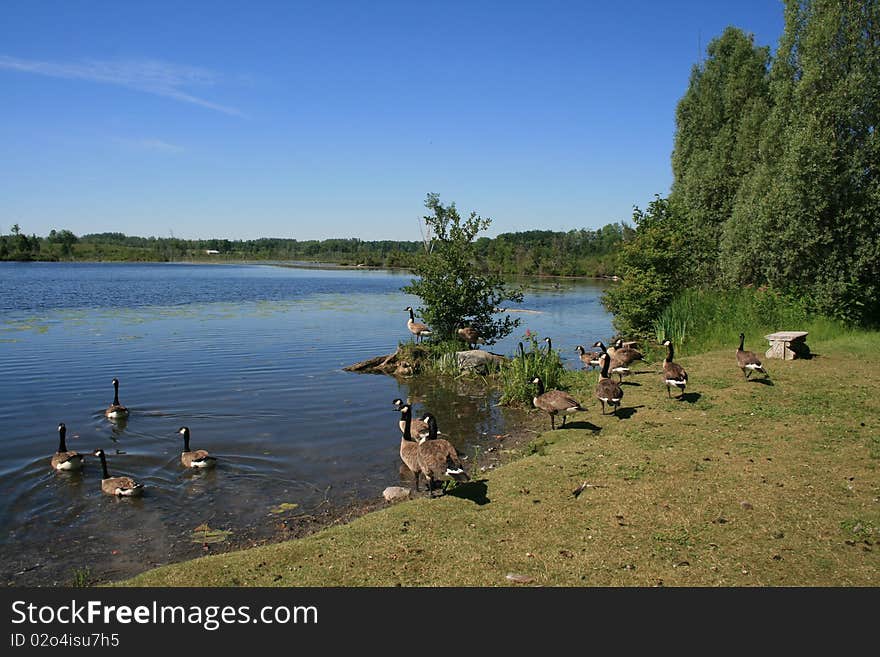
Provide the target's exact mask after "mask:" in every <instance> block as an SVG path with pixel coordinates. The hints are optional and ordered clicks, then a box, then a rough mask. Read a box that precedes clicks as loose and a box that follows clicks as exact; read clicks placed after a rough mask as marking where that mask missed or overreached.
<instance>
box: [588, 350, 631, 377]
mask: <svg viewBox="0 0 880 657" xmlns="http://www.w3.org/2000/svg"><path fill="white" fill-rule="evenodd" d="M593 348H598V349H601V350H602V353H603V354H608V355H609V356H611V363H610V365H609V366H608V371H609V372H610V373H611V374H616V375H617V380H618V381H623V375H624V374H629V373H630V369H629V365H628V364H626V363H623V362H621V361H620V360H618V359H617V357H616V356H615V353H616V352H615V350H614V347H613V346H612V347H611V348H610V349H609V348H608V347H606V346H605V343H604V342H602V341H601V340H597V341H596V342H595V343H593Z"/></svg>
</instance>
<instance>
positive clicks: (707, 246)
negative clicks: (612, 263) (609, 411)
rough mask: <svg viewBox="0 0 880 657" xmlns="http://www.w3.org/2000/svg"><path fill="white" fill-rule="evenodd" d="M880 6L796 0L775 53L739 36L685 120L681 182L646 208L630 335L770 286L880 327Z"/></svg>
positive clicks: (723, 41) (616, 302) (689, 97)
mask: <svg viewBox="0 0 880 657" xmlns="http://www.w3.org/2000/svg"><path fill="white" fill-rule="evenodd" d="M878 127H880V2H878V1H877V0H786V2H785V29H784V33H783V35H782V38H781V40H780V43H779V48H778V50H777V52H776V55H775V57H771V55H770V51H769V49H768V48H766V47H757V46H756V45H755V44H754V41H753V37H752V36H750V35H747V34H745V33H744V32H742V31H741V30H739V29H737V28H735V27H729V28H727V29H726V30H725V31H724V32H723V34H721V36H719V37H718V38H716V39H714V40H713V41H712V42H711V43H710V44H709V46H708V49H707V57H706V59H705V61H703V62H701V63H700V64H698V65H696V66H695V67H694V68H693V70H692V72H691V77H690V83H689V86H688V88H687V91H686V92H685V94H684V96H683V97H682V99H681V100H680V102H679V104H678V108H677V113H676V134H675V143H674V151H673V153H672V168H673V184H672V188H671V190H670V193H669V196H668V197H667V198H661V197H659V196H658V197H657V198H656V199H655V201H654V202H652V203H651V204H650V205H649V206H648V207H647V208H646V209H645V210H641V209H638V208H636V211H635V213H634V216H633V221H634V223H635V226H636V231H635V236H634V238H633V239H632V240H629V241H627V243H626V245H625V246H624V248H623V249H622V252H621V261H620V275H621V276H622V279H623V280H622V282H621V284H620V285H619V286H615V287H614V288H613V289H612V290H611V291H609V292H608V293H607V294H606V296H605V305H606V307H608V308H609V309H610V310H611V311H612V312H614V313H615V316H616V325H617V327H618V329H620V330H621V331H623V332H628V333H640V334H643V335H647V334H649V333H650V331H651V322H652V320H653V319H655V318H656V317H657V316H658V315H659V314H660V312H661V311H662V310H663V308H664V307H665V306H666V305H667V304H668V303H669V302H670V301H671V299H673V298H674V297H675V295H676V294H678V293H679V292H681V291H682V290H683V289H685V288H689V287H697V288H703V289H716V290H732V289H737V288H743V287H748V286H754V287H768V288H770V289H772V290H775V291H777V292H779V293H781V294H783V295H786V296H788V297H790V298H792V299H798V300H800V301H802V302H805V303H806V304H808V305H809V307H811V308H812V309H813V310H814V311H815V312H817V313H821V314H824V315H828V316H832V317H836V318H838V319H842V320H845V321H848V322H852V323H859V324H864V325H876V324H877V323H878V320H880V135H878V134H877V130H878Z"/></svg>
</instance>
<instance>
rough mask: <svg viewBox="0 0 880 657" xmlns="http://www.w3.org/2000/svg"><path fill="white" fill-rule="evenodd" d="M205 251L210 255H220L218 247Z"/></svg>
mask: <svg viewBox="0 0 880 657" xmlns="http://www.w3.org/2000/svg"><path fill="white" fill-rule="evenodd" d="M205 253H207V254H208V255H220V252H219V251H218V250H217V249H208V250H207V251H205Z"/></svg>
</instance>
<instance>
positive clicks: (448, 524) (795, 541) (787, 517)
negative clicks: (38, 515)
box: [114, 332, 880, 587]
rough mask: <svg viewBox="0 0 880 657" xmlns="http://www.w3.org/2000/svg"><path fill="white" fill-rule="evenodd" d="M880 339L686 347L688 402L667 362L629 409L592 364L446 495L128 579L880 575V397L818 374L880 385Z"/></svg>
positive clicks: (724, 581)
mask: <svg viewBox="0 0 880 657" xmlns="http://www.w3.org/2000/svg"><path fill="white" fill-rule="evenodd" d="M878 343H880V333H876V332H870V333H860V334H854V335H852V336H841V337H839V338H834V339H830V340H828V341H823V342H817V344H816V345H815V348H816V349H815V351H816V353H819V354H821V356H820V357H819V358H814V359H811V360H800V359H798V360H793V361H781V360H780V361H776V360H774V361H773V368H772V370H771V378H770V379H769V381H768V382H767V383H765V384H764V385H761V382H759V381H758V380H752V381H744V380H743V378H742V373H741V372H740V371H739V369H738V368H737V367H736V364H735V362H733V359H732V355H731V353H730V351H729V350H726V349H725V350H717V351H712V352H708V353H705V354H700V355H697V356H691V357H685V358H683V359H682V361H683V364H684V365H685V366H687V367H688V370H689V372H690V373H691V375H692V379H693V381H692V384H693V385H689V386H688V394H687V395H686V396H685V397H684V398H683V399H676V398H672V399H667V395H666V391H665V389H664V388H663V386H662V385H661V383H662V382H661V381H660V380H659V377H655V376H653V374H655V373H654V372H652V373H651V375H648V376H639V375H634V376H633V377H631V378H630V379H629V380H628V381H626V382H625V383H626V384H627V386H626V398H625V399H624V403H623V407H622V408H621V409H620V411H619V412H618V414H617V415H616V416H615V415H611V414H608V415H601V414H600V410H599V408H598V404H597V403H596V400H595V398H594V397H593V395H592V393H593V386H594V383H595V381H594V378H593V377H589V376H584V377H578V378H579V381H577V382H576V384H575V385H574V386H573V388H572V391H571V392H572V394H574V396H575V398H576V399H580V400H582V401H583V402H584V404H585V405H586V406H587V407H588V408H587V412H586V413H585V414H584V415H580V414H578V415H576V416H573V417H572V418H570V419H571V420H572V421H571V422H569V423H568V424H567V426H566V427H565V429H560V428H557V430H556V431H549V430H548V428H549V427H548V426H547V424H548V423H547V421H546V420H547V419H546V416H545V415H543V414H538V413H533V414H531V416H530V417H529V418H527V419H524V420H523V422H522V423H520V424H518V427H519V428H520V429H521V430H524V431H522V433H521V436H522V438H523V439H521V440H520V441H519V443H518V444H519V447H518V448H517V449H514V448H513V447H512V446H513V443H507V440H504V441H502V442H503V443H504V449H503V452H502V453H501V454H499V455H498V456H499V461H498V464H497V465H496V466H495V467H494V468H492V470H491V472H490V471H488V470H487V471H485V472H480V476H479V477H472V480H471V482H469V483H468V484H464V485H462V486H461V487H458V486H457V487H455V488H453V489H451V490H450V491H449V493H448V494H447V495H445V496H442V497H438V498H437V499H434V500H428V499H427V498H425V497H419V498H416V499H412V500H408V501H406V502H403V503H396V504H384V503H381V502H380V503H379V504H378V505H375V506H374V507H372V510H374V511H376V512H375V513H370V512H368V508H367V507H366V506H364V507H363V508H362V509H361V511H364V512H363V513H359V512H357V514H355V515H352V516H350V517H349V518H344V519H343V520H342V521H340V523H338V525H337V526H332V523H331V524H330V525H327V526H325V527H324V528H323V529H324V531H314V532H310V533H307V534H305V535H304V536H303V538H302V539H297V540H291V541H282V542H277V543H273V544H269V545H263V546H259V547H255V548H252V549H246V550H239V551H234V552H228V553H225V554H216V555H212V556H208V557H206V558H205V560H204V561H197V562H194V563H189V562H185V564H173V565H169V566H163V567H160V568H157V569H153V570H149V571H147V572H145V573H143V574H141V575H138V576H136V577H134V578H131V579H127V580H123V581H119V582H116V583H115V584H114V585H118V586H140V587H142V586H148V587H150V586H261V587H264V586H270V587H274V586H278V587H291V586H292V587H297V586H321V587H325V586H341V587H359V586H368V587H375V586H405V587H415V586H457V587H462V586H522V585H530V586H578V587H583V586H627V587H630V586H639V587H642V586H686V587H693V586H724V587H730V586H737V587H739V586H759V587H766V586H876V585H877V584H878V582H880V580H878V575H877V573H878V571H877V569H876V566H877V548H878V545H880V511H878V507H877V502H878V499H880V498H878V497H877V496H878V494H880V488H878V482H877V478H876V467H877V460H876V459H880V451H878V449H880V442H878V438H877V434H876V431H877V422H876V418H877V417H878V416H877V412H878V408H880V407H878V402H877V399H880V397H877V396H872V395H870V394H868V393H865V394H864V395H863V396H862V397H861V399H862V400H863V401H862V403H861V404H859V405H856V406H851V405H850V408H851V411H850V412H848V413H845V414H844V413H828V412H827V410H826V404H820V405H816V404H815V403H814V400H815V399H816V396H817V395H821V396H822V397H823V398H826V397H827V399H826V401H827V406H831V407H835V406H838V405H843V404H844V402H845V400H846V399H848V397H849V395H850V391H849V390H848V389H839V390H838V389H834V390H826V387H823V386H821V384H817V383H816V382H817V381H822V380H824V379H825V378H826V377H827V376H829V375H831V373H833V372H834V371H836V370H837V369H838V368H839V367H840V366H841V363H843V362H849V363H851V365H852V367H853V370H854V371H853V374H854V375H855V376H857V377H858V380H859V381H862V382H863V385H864V386H866V387H867V388H869V389H871V390H880V376H878V374H877V369H876V365H877V362H878V357H877V356H876V353H877V351H876V347H877V344H878ZM646 374H647V373H646ZM533 420H534V424H533V426H535V427H536V428H537V429H539V431H534V430H531V429H530V428H529V426H528V425H531V424H532V421H533ZM755 422H760V425H761V429H760V431H758V432H756V431H755V426H754V423H755ZM533 431H534V434H535V435H536V438H535V439H532V438H533V436H532V435H530V434H532V432H533ZM518 433H519V432H518ZM526 439H528V440H529V442H528V443H527V442H526ZM523 445H527V448H526V449H523ZM507 450H509V451H507ZM508 457H509V458H508ZM499 466H501V467H499ZM818 473H821V475H822V476H818ZM194 572H200V573H205V574H206V575H207V576H204V577H203V576H199V577H198V578H196V577H194Z"/></svg>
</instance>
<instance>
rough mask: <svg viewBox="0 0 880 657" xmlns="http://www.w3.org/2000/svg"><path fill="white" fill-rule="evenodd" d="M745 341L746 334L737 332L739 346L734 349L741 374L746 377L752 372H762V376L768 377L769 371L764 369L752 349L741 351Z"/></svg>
mask: <svg viewBox="0 0 880 657" xmlns="http://www.w3.org/2000/svg"><path fill="white" fill-rule="evenodd" d="M745 341H746V334H745V333H740V334H739V347H738V348H737V350H736V364H737V365H739V368H740V369H741V370H742V372H743V375H744V376H745V377H746V378H747V379H748V378H749V376H750V375H751V373H752V372H763V374H764V376H766V377H767V378H770V373H769V372H767V370H765V369H764V366H763V365H762V364H761V359H760V358H758V355H757V354H756V353H755V352H754V351H743V344H744V343H745Z"/></svg>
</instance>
